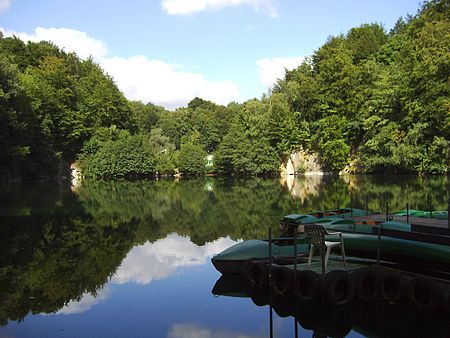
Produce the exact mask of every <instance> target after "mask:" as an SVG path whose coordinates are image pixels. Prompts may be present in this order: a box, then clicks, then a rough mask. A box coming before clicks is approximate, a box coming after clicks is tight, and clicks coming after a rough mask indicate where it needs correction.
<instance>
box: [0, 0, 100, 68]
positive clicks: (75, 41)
mask: <svg viewBox="0 0 450 338" xmlns="http://www.w3.org/2000/svg"><path fill="white" fill-rule="evenodd" d="M0 1H1V0H0ZM0 30H2V31H3V32H4V35H5V36H12V35H15V36H17V37H18V38H19V39H21V40H23V41H34V42H38V41H52V42H53V43H54V44H55V45H57V46H58V47H60V48H64V50H65V51H66V52H75V53H77V55H78V56H79V57H80V58H83V59H85V58H87V57H89V56H92V57H93V58H94V59H95V60H97V61H99V60H101V59H103V58H104V57H105V56H106V55H107V53H108V49H107V48H106V45H105V44H104V43H103V42H102V41H100V40H97V39H94V38H92V37H90V36H88V35H87V34H86V33H85V32H81V31H77V30H75V29H70V28H43V27H38V28H36V29H35V30H34V32H33V33H32V34H27V33H21V32H14V31H8V30H4V29H1V28H0Z"/></svg>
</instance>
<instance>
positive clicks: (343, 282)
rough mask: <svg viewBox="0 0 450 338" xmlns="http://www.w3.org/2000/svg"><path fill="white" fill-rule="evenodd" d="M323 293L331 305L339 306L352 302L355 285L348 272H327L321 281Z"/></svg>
mask: <svg viewBox="0 0 450 338" xmlns="http://www.w3.org/2000/svg"><path fill="white" fill-rule="evenodd" d="M323 294H324V296H325V299H326V300H327V302H328V303H329V304H331V305H335V306H341V305H345V304H348V303H350V302H352V301H353V298H354V294H355V285H354V284H353V280H352V279H351V278H350V274H349V273H348V272H347V271H343V270H334V271H330V272H328V273H327V274H326V275H325V279H324V282H323Z"/></svg>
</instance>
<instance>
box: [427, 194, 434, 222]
mask: <svg viewBox="0 0 450 338" xmlns="http://www.w3.org/2000/svg"><path fill="white" fill-rule="evenodd" d="M428 210H429V211H430V218H433V212H432V209H431V195H428Z"/></svg>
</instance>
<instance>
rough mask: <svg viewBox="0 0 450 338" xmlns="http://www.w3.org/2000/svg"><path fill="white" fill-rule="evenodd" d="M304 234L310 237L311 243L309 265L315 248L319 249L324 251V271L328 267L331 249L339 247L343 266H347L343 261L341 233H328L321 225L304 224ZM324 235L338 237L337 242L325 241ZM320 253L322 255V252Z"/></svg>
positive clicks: (343, 250) (343, 249)
mask: <svg viewBox="0 0 450 338" xmlns="http://www.w3.org/2000/svg"><path fill="white" fill-rule="evenodd" d="M305 233H306V234H307V235H308V236H309V237H310V241H311V248H310V250H309V258H308V264H309V265H311V262H312V258H313V255H314V248H315V247H318V248H321V249H322V250H323V249H326V254H325V270H326V268H327V265H328V259H329V258H330V252H331V249H332V248H334V247H338V246H340V247H341V253H342V259H343V261H344V266H347V262H346V260H345V248H344V239H343V237H342V233H340V232H334V231H333V232H330V231H328V230H327V229H326V228H325V227H324V226H323V225H322V224H305ZM325 235H339V242H330V241H326V240H325ZM321 253H323V251H322V252H321Z"/></svg>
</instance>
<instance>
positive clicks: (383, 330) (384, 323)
mask: <svg viewBox="0 0 450 338" xmlns="http://www.w3.org/2000/svg"><path fill="white" fill-rule="evenodd" d="M212 293H213V294H214V295H216V296H226V297H242V298H249V299H251V301H252V302H253V303H254V304H255V306H258V307H259V306H267V307H268V310H269V316H268V317H269V318H268V322H269V330H270V334H269V335H270V337H273V336H274V329H275V330H276V327H275V328H274V325H273V311H274V312H275V313H276V314H277V315H278V316H279V317H282V318H288V317H293V319H294V322H295V326H294V334H293V336H292V337H299V336H304V335H303V334H301V333H300V334H299V332H298V326H301V327H302V328H303V329H304V330H307V331H312V334H313V336H314V337H345V336H347V335H348V334H349V333H350V332H351V331H354V332H357V333H359V334H361V335H363V336H365V337H449V336H450V322H449V321H448V316H449V309H443V310H427V309H420V310H419V309H416V308H414V307H411V306H407V305H405V304H403V303H402V304H392V303H377V302H373V301H360V302H355V303H352V304H347V305H344V306H332V305H329V304H325V303H322V302H320V301H319V302H304V301H296V300H294V298H293V297H292V295H285V296H282V295H280V294H277V293H276V292H275V291H274V290H271V289H270V288H260V287H250V286H249V285H248V284H247V283H246V281H245V280H244V279H243V278H242V276H239V275H223V276H221V277H220V278H219V279H218V280H217V282H216V284H215V285H214V288H213V290H212Z"/></svg>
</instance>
